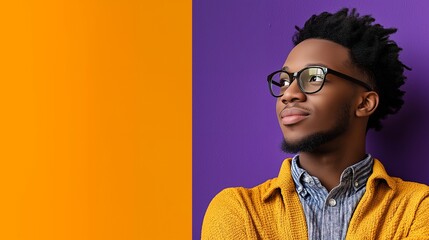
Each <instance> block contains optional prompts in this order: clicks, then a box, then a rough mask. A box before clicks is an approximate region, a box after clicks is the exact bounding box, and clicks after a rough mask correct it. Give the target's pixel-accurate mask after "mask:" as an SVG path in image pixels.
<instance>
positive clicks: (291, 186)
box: [263, 154, 396, 201]
mask: <svg viewBox="0 0 429 240" xmlns="http://www.w3.org/2000/svg"><path fill="white" fill-rule="evenodd" d="M295 157H296V156H295ZM295 157H294V158H295ZM368 157H370V155H369V154H368V156H367V158H365V159H364V160H363V161H365V160H367V159H368ZM370 158H371V160H372V161H373V168H372V173H371V175H370V176H369V178H368V182H367V185H370V186H374V185H375V184H377V183H379V182H385V183H386V184H387V185H388V187H389V188H390V189H392V190H395V189H396V182H395V180H394V179H393V178H392V177H390V176H389V175H388V174H387V172H386V170H385V169H384V166H383V164H382V163H381V162H380V161H379V160H377V159H374V158H372V157H370ZM361 162H362V161H361ZM291 166H292V158H287V159H285V160H284V161H283V163H282V166H281V168H280V172H279V175H278V177H277V178H274V179H273V181H272V182H271V184H270V186H269V187H268V188H267V189H266V191H265V193H264V194H263V200H264V201H266V200H268V198H270V197H271V196H272V195H274V194H281V195H283V196H285V195H288V194H290V193H293V192H295V193H296V185H295V182H294V179H293V176H292V169H291ZM358 181H359V180H358Z"/></svg>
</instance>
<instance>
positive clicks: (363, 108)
mask: <svg viewBox="0 0 429 240" xmlns="http://www.w3.org/2000/svg"><path fill="white" fill-rule="evenodd" d="M378 101H379V97H378V94H377V93H376V92H374V91H370V92H363V93H362V94H361V96H360V98H359V104H358V107H357V109H356V116H358V117H369V116H370V115H371V114H372V113H374V111H375V110H376V109H377V106H378Z"/></svg>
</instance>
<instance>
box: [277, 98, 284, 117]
mask: <svg viewBox="0 0 429 240" xmlns="http://www.w3.org/2000/svg"><path fill="white" fill-rule="evenodd" d="M284 107H285V105H284V104H283V103H282V102H281V101H280V100H277V101H276V117H277V118H279V115H280V111H281V110H283V108H284Z"/></svg>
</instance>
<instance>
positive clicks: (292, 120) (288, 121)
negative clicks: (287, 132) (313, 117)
mask: <svg viewBox="0 0 429 240" xmlns="http://www.w3.org/2000/svg"><path fill="white" fill-rule="evenodd" d="M309 115H310V114H309V113H308V112H307V111H306V110H304V109H300V108H295V107H292V108H285V109H283V110H282V111H281V112H280V119H281V123H282V124H283V125H293V124H296V123H299V122H301V121H303V120H304V119H306V118H307V117H308V116H309Z"/></svg>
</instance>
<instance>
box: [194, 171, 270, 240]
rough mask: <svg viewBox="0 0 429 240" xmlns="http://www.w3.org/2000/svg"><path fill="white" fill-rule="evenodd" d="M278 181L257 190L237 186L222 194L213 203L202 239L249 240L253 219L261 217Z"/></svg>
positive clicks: (256, 187)
mask: <svg viewBox="0 0 429 240" xmlns="http://www.w3.org/2000/svg"><path fill="white" fill-rule="evenodd" d="M274 180H275V179H270V180H267V181H266V182H264V183H262V184H260V185H258V186H255V187H253V188H244V187H234V188H226V189H224V190H222V191H221V192H219V193H218V194H217V195H216V196H215V197H214V198H213V199H212V201H211V202H210V204H209V207H208V208H207V211H206V214H205V216H204V220H203V227H202V239H212V237H213V236H216V239H249V238H251V236H249V235H252V234H253V230H252V229H253V226H251V225H252V224H251V223H252V222H253V221H252V220H251V219H252V218H253V217H254V216H253V215H254V214H259V210H258V209H261V207H262V205H263V203H264V200H263V197H264V194H265V193H266V191H267V190H268V189H269V188H270V187H271V185H272V183H273V181H274Z"/></svg>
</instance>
